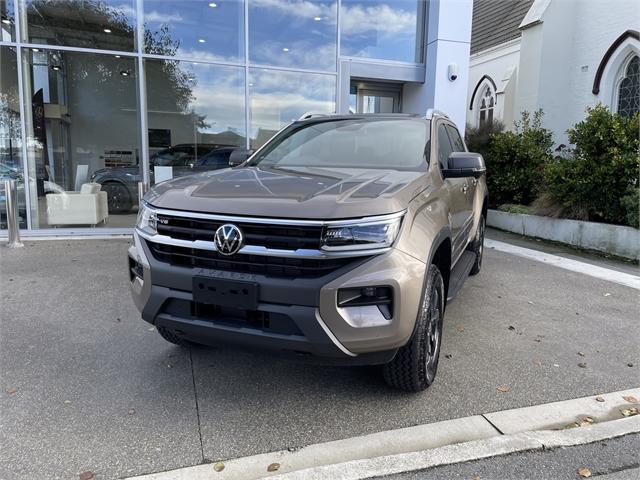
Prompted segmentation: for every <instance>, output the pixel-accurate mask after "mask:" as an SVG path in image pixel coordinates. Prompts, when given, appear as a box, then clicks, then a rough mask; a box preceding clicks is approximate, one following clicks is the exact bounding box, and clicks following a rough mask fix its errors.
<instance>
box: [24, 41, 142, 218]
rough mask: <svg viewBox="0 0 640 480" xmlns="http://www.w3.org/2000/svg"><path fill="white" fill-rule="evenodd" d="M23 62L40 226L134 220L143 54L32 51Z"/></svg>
mask: <svg viewBox="0 0 640 480" xmlns="http://www.w3.org/2000/svg"><path fill="white" fill-rule="evenodd" d="M23 68H24V70H23V79H24V83H25V85H24V91H25V94H26V95H27V97H26V98H25V109H26V117H27V118H26V119H25V124H26V129H27V136H28V139H29V143H28V151H29V157H28V168H29V177H30V179H31V183H30V187H29V190H30V195H31V197H30V198H31V209H32V212H31V217H32V224H33V227H34V228H50V227H67V226H82V227H88V226H98V225H99V224H100V225H106V226H110V227H131V226H132V225H133V224H134V222H135V215H136V214H135V210H136V208H137V182H138V181H139V180H140V166H139V155H138V151H139V147H138V145H139V143H138V125H139V117H138V107H137V105H138V102H137V97H136V76H137V71H136V65H135V61H134V60H133V59H129V58H118V57H117V56H113V55H95V54H86V53H75V52H63V51H55V50H46V51H33V50H26V51H24V56H23Z"/></svg>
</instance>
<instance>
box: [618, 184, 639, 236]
mask: <svg viewBox="0 0 640 480" xmlns="http://www.w3.org/2000/svg"><path fill="white" fill-rule="evenodd" d="M621 203H622V206H623V207H624V209H625V210H626V212H627V225H631V226H632V227H636V228H640V188H638V187H635V188H630V189H629V193H628V194H627V195H625V196H624V197H622V200H621Z"/></svg>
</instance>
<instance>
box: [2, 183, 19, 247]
mask: <svg viewBox="0 0 640 480" xmlns="http://www.w3.org/2000/svg"><path fill="white" fill-rule="evenodd" d="M4 195H5V197H6V199H7V200H6V204H7V234H8V242H7V247H9V248H18V247H24V244H23V243H22V242H21V241H20V225H19V220H18V181H17V180H15V179H14V180H5V181H4Z"/></svg>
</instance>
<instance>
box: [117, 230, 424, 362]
mask: <svg viewBox="0 0 640 480" xmlns="http://www.w3.org/2000/svg"><path fill="white" fill-rule="evenodd" d="M134 241H135V243H134V246H132V247H131V248H130V249H129V258H130V260H129V264H130V267H132V266H135V265H136V264H137V265H139V266H141V270H142V279H141V278H140V277H139V275H136V274H134V273H133V272H132V273H131V274H130V284H131V292H132V296H133V299H134V302H135V304H136V306H137V308H138V309H139V310H140V312H141V313H142V318H143V319H144V320H145V321H147V322H149V323H151V324H153V325H156V326H158V327H164V328H167V329H170V330H172V331H174V332H175V333H177V334H178V335H180V336H182V337H183V338H185V339H187V340H190V341H193V342H196V343H205V344H216V343H234V344H240V345H244V346H247V347H250V348H268V349H273V350H281V351H287V352H293V353H297V354H301V355H305V356H309V357H321V358H323V359H326V360H328V361H330V362H331V363H334V362H336V363H345V364H375V363H386V362H388V361H390V360H391V359H392V358H393V356H394V355H395V352H396V351H397V349H398V348H399V347H401V346H402V345H404V344H405V343H406V342H407V341H408V339H409V337H410V336H411V333H412V332H413V327H414V324H415V319H416V316H417V309H418V305H419V302H420V295H421V291H422V281H423V278H424V271H425V265H424V263H422V262H420V261H419V260H416V259H414V258H413V257H410V256H409V255H407V254H405V253H403V252H401V251H398V250H395V249H392V250H390V251H389V252H387V253H384V254H382V255H378V256H376V257H373V258H368V259H362V260H361V261H357V262H355V263H354V264H350V265H348V266H346V267H343V268H341V269H338V270H337V271H335V272H332V273H330V274H328V275H324V276H322V277H317V278H296V279H289V278H278V277H268V276H264V275H252V274H246V275H245V274H238V273H233V274H232V275H233V277H234V278H235V279H246V280H251V281H254V282H257V283H258V284H259V303H258V311H257V312H251V315H250V317H251V318H241V319H239V318H238V317H237V316H235V315H234V314H233V312H229V310H228V309H224V310H222V311H217V312H216V313H215V315H209V314H210V313H211V312H210V309H209V308H208V307H202V306H201V305H200V306H199V304H196V303H195V302H194V301H193V294H192V288H193V287H192V284H193V277H194V275H196V274H197V273H198V271H199V270H200V269H194V268H188V267H179V266H173V265H170V264H168V263H164V262H160V261H158V260H156V259H155V258H154V257H153V255H152V253H151V250H150V248H149V245H148V244H147V241H146V240H145V239H143V238H141V237H140V236H139V235H138V234H137V233H135V234H134ZM373 285H386V286H391V287H392V288H393V291H394V308H393V314H392V318H391V319H390V320H388V321H385V322H377V323H376V324H375V325H374V326H367V327H362V326H356V323H354V314H362V311H353V309H351V307H350V308H349V309H341V308H338V307H337V292H338V289H339V288H345V287H365V286H373ZM203 312H204V313H203ZM364 312H366V311H364ZM227 314H228V315H227Z"/></svg>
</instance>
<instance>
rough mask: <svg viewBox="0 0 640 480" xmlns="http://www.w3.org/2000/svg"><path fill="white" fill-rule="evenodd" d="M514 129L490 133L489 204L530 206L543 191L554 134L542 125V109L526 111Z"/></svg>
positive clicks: (487, 160) (486, 159)
mask: <svg viewBox="0 0 640 480" xmlns="http://www.w3.org/2000/svg"><path fill="white" fill-rule="evenodd" d="M514 126H515V129H514V131H513V132H502V133H494V134H492V135H490V137H489V138H490V140H489V148H488V150H487V153H486V155H485V162H486V164H487V184H488V187H489V204H490V206H491V207H494V208H495V207H496V206H498V205H502V204H505V203H517V204H524V205H528V204H529V203H531V202H532V201H533V200H534V199H535V198H536V196H537V195H538V193H539V191H540V186H541V184H542V179H543V171H544V165H545V164H546V163H547V162H548V161H549V159H550V158H551V147H552V146H553V135H552V133H551V131H550V130H547V129H545V128H542V110H538V111H536V112H534V113H533V115H531V114H530V113H529V112H526V111H525V112H522V118H521V120H520V121H518V122H515V123H514Z"/></svg>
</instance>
